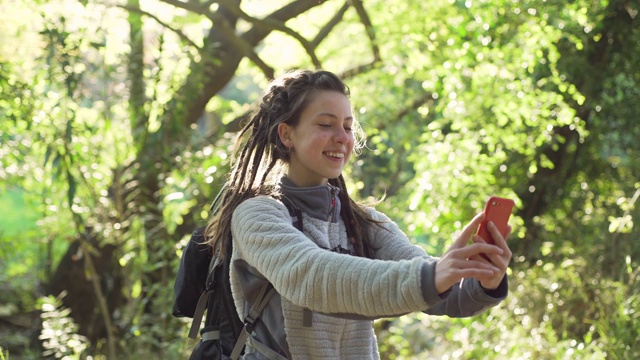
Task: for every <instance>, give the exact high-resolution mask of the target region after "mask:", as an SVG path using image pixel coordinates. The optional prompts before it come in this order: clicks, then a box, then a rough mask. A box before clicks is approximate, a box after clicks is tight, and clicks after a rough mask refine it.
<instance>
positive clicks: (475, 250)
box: [451, 243, 504, 259]
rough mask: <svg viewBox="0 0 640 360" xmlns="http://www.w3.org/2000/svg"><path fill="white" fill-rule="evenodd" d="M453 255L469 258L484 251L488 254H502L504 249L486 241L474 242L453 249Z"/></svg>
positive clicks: (458, 257) (459, 257)
mask: <svg viewBox="0 0 640 360" xmlns="http://www.w3.org/2000/svg"><path fill="white" fill-rule="evenodd" d="M451 253H452V254H451V256H452V257H455V258H457V259H469V258H471V257H473V256H477V255H480V254H482V253H484V254H487V255H490V256H491V255H502V254H503V253H504V250H503V249H501V248H500V247H498V246H496V245H492V244H486V243H474V244H471V245H468V246H465V247H463V248H459V249H455V250H453V251H451Z"/></svg>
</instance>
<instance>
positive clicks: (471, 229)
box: [451, 213, 484, 248]
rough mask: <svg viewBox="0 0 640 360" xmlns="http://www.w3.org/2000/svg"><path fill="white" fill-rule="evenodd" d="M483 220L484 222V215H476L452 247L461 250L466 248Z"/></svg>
mask: <svg viewBox="0 0 640 360" xmlns="http://www.w3.org/2000/svg"><path fill="white" fill-rule="evenodd" d="M482 220H484V213H479V214H476V216H474V217H473V219H472V220H471V222H470V223H468V224H467V226H465V227H464V229H462V233H460V236H458V238H457V239H456V241H454V243H453V245H452V246H451V247H452V248H461V247H464V246H466V245H467V243H468V242H469V239H470V238H471V235H473V233H475V232H476V231H477V230H478V226H479V225H480V223H481V222H482Z"/></svg>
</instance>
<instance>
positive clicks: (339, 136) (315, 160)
mask: <svg viewBox="0 0 640 360" xmlns="http://www.w3.org/2000/svg"><path fill="white" fill-rule="evenodd" d="M311 96H312V100H311V101H310V102H309V104H308V105H307V107H306V108H305V109H304V110H303V111H302V114H301V115H300V120H299V121H298V124H297V125H295V126H289V125H287V124H280V125H279V126H278V134H279V135H280V140H281V141H282V143H283V144H284V145H285V146H287V147H288V148H289V149H290V151H291V153H290V158H289V170H288V173H287V176H288V177H289V179H290V180H291V181H293V183H294V184H296V185H297V186H302V187H307V186H317V185H323V184H326V183H327V181H328V179H334V178H337V177H338V176H340V174H341V173H342V169H343V168H344V166H345V165H346V164H347V162H348V161H349V158H350V157H351V152H352V151H353V145H354V141H355V138H354V134H353V131H352V130H351V128H352V126H353V125H354V121H355V120H354V118H353V114H352V112H351V103H350V102H349V99H348V98H347V97H346V96H345V95H343V94H341V93H339V92H336V91H318V92H315V93H313V94H311Z"/></svg>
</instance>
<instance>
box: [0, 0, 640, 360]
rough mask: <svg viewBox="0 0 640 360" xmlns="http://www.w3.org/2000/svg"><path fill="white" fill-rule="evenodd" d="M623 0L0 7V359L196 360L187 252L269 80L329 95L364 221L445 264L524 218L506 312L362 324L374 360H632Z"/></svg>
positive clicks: (639, 93) (628, 58) (629, 18)
mask: <svg viewBox="0 0 640 360" xmlns="http://www.w3.org/2000/svg"><path fill="white" fill-rule="evenodd" d="M638 10H639V4H638V1H632V0H609V1H607V0H602V1H598V0H575V1H565V0H494V1H488V0H484V1H483V0H429V1H422V0H420V1H417V0H416V1H413V0H398V1H386V0H370V1H360V0H348V1H333V0H331V1H321V0H294V1H280V0H278V1H276V0H270V1H259V0H245V1H239V0H219V1H215V0H207V1H204V0H83V1H82V0H80V1H76V0H51V1H43V0H4V1H2V2H1V5H0V212H1V214H2V216H0V359H1V358H9V359H11V360H14V359H39V358H52V359H53V358H68V359H136V358H144V359H147V358H161V359H180V358H186V356H187V354H188V353H189V350H190V349H191V347H192V346H193V345H194V344H193V342H190V341H187V340H186V332H187V325H188V324H187V322H186V321H183V320H181V319H176V318H173V317H172V316H171V315H170V309H171V303H172V299H173V289H172V287H173V280H174V274H175V271H176V269H177V264H178V260H179V256H180V254H181V249H182V247H183V246H184V245H185V243H186V240H187V238H188V236H189V234H190V232H191V231H192V230H193V229H194V228H195V227H197V226H201V225H203V224H205V222H206V218H207V215H208V214H207V209H208V204H209V203H210V202H211V200H212V199H213V197H214V196H215V194H216V193H217V191H218V190H219V188H220V186H221V185H222V184H223V182H224V180H225V174H226V172H227V169H228V160H229V154H230V148H231V145H232V142H233V137H234V135H235V133H236V132H237V130H238V128H239V124H240V123H241V121H242V120H243V119H244V118H245V117H246V115H247V113H248V112H249V111H250V110H251V109H252V107H253V105H254V104H255V102H256V100H257V99H259V97H260V91H261V89H263V88H264V87H265V85H266V83H267V81H268V79H270V78H272V77H274V76H276V75H279V74H282V73H283V72H284V71H286V70H288V69H292V68H308V69H310V68H324V69H327V70H331V71H333V72H336V73H338V74H340V75H341V76H342V77H343V78H344V79H345V81H346V82H347V83H348V85H349V86H350V87H351V90H352V104H353V106H354V108H355V112H356V114H357V116H358V118H359V119H360V121H361V123H362V125H363V127H364V130H365V131H366V133H367V136H368V141H367V149H365V151H364V152H363V153H362V154H361V155H360V156H359V157H358V158H357V159H355V160H354V161H353V167H352V168H351V169H350V170H349V172H348V174H347V175H348V178H349V186H350V188H351V193H352V194H353V196H355V197H357V198H358V199H362V200H367V199H372V198H381V197H383V196H384V201H382V202H381V203H380V205H379V206H378V208H379V209H380V210H382V211H384V212H386V213H388V214H389V215H390V216H391V217H392V218H393V219H394V220H395V221H397V222H398V223H399V224H400V225H401V226H402V227H403V228H404V229H406V232H407V234H408V235H409V236H410V238H411V239H412V240H413V241H415V242H416V243H417V244H419V245H420V246H423V247H424V248H425V249H427V251H429V252H430V253H432V254H435V255H438V254H441V253H442V252H443V251H444V249H445V248H446V247H447V245H448V244H449V243H450V242H451V239H452V237H453V236H455V234H456V232H458V231H460V230H461V227H462V226H463V225H464V224H465V223H466V222H467V221H468V220H469V219H470V218H471V217H472V216H473V214H475V213H476V212H478V211H480V210H481V209H482V207H483V203H484V201H485V200H486V199H487V197H488V196H489V195H500V196H505V197H511V198H513V199H515V200H516V212H515V214H514V216H513V217H512V220H511V224H512V226H513V228H514V232H513V234H512V236H511V238H510V240H509V243H510V246H511V248H512V250H513V252H514V257H513V261H512V264H511V269H510V272H509V276H510V290H511V293H510V295H509V297H508V298H507V300H506V301H504V302H503V303H502V304H501V305H500V306H498V307H497V308H494V309H492V310H491V311H488V312H487V313H485V314H483V315H480V316H477V317H474V318H471V319H449V318H436V317H430V316H426V315H424V314H412V315H407V316H403V317H401V318H398V319H384V320H380V321H377V322H376V323H375V326H376V331H377V332H378V337H379V344H380V350H381V353H382V356H383V358H385V359H411V358H416V359H423V358H441V359H605V358H608V359H637V358H640V345H639V344H640V335H639V334H640V278H639V274H640V238H639V234H640V229H639V228H638V226H634V220H636V222H637V219H638V217H639V216H640V212H639V211H638V209H639V207H638V206H637V200H638V197H639V195H640V176H639V175H640V141H638V139H640V125H639V115H640V31H639V26H638V22H639V19H638Z"/></svg>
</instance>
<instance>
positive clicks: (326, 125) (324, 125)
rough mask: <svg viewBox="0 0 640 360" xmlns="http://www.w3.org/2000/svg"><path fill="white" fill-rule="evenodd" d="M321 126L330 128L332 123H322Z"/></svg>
mask: <svg viewBox="0 0 640 360" xmlns="http://www.w3.org/2000/svg"><path fill="white" fill-rule="evenodd" d="M320 127H323V128H330V127H331V124H320Z"/></svg>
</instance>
